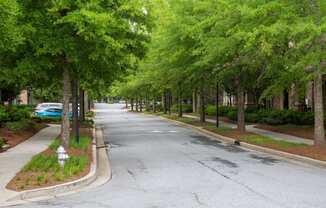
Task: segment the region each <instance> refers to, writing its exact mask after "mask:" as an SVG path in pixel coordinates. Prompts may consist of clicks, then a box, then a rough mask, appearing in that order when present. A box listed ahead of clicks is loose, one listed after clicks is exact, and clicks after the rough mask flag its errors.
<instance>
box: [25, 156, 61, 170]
mask: <svg viewBox="0 0 326 208" xmlns="http://www.w3.org/2000/svg"><path fill="white" fill-rule="evenodd" d="M58 170H60V165H59V163H58V157H57V156H56V155H43V154H39V155H35V156H34V157H33V158H32V160H31V161H29V162H28V163H27V164H26V165H25V167H24V168H23V171H25V172H27V171H44V172H47V171H54V172H56V171H58Z"/></svg>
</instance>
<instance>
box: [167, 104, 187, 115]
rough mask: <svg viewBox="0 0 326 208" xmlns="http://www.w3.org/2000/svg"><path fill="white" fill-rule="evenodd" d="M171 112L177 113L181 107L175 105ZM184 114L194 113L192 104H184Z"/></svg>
mask: <svg viewBox="0 0 326 208" xmlns="http://www.w3.org/2000/svg"><path fill="white" fill-rule="evenodd" d="M171 111H172V112H174V113H176V112H178V111H179V105H178V104H174V105H172V106H171ZM182 112H183V113H191V112H192V105H191V104H182Z"/></svg>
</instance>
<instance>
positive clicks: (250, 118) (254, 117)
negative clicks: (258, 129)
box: [245, 113, 260, 123]
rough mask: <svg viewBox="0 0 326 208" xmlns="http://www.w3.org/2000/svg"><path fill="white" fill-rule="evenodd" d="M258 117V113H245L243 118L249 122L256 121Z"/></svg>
mask: <svg viewBox="0 0 326 208" xmlns="http://www.w3.org/2000/svg"><path fill="white" fill-rule="evenodd" d="M259 119H260V117H259V114H258V113H246V115H245V120H246V122H250V123H257V122H258V121H259Z"/></svg>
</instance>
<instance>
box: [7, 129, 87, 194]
mask: <svg viewBox="0 0 326 208" xmlns="http://www.w3.org/2000/svg"><path fill="white" fill-rule="evenodd" d="M80 135H81V136H89V137H91V138H92V129H91V128H81V129H80ZM67 152H68V155H69V156H82V155H85V154H86V155H87V156H88V158H89V161H90V162H89V163H88V164H87V166H86V167H85V169H84V170H83V171H82V172H80V173H79V174H77V175H72V176H70V177H65V178H63V179H62V180H57V179H56V178H55V177H54V175H53V173H52V172H42V171H26V172H24V171H23V170H21V171H20V172H18V173H17V174H16V176H15V177H14V178H13V179H12V180H11V181H10V182H9V183H8V184H7V186H6V188H7V189H10V190H14V191H25V190H31V189H37V188H43V187H49V186H54V185H59V184H63V183H67V182H71V181H74V180H77V179H80V178H82V177H84V176H86V175H87V174H88V173H89V171H90V167H91V161H93V154H92V144H90V145H89V147H88V149H87V151H86V152H85V151H83V150H81V149H72V148H71V149H68V150H67ZM40 154H43V155H54V154H56V152H55V151H54V150H51V149H49V148H48V149H46V150H45V151H43V152H42V153H40ZM40 175H43V176H44V175H45V176H46V178H47V179H46V181H45V182H43V183H40V182H38V180H37V177H38V176H40ZM26 180H28V181H29V183H28V184H26Z"/></svg>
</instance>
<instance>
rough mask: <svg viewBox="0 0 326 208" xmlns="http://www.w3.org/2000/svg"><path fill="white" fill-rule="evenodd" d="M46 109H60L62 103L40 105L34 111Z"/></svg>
mask: <svg viewBox="0 0 326 208" xmlns="http://www.w3.org/2000/svg"><path fill="white" fill-rule="evenodd" d="M47 108H57V109H62V103H40V104H38V105H37V106H36V108H35V111H41V110H44V109H47Z"/></svg>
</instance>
